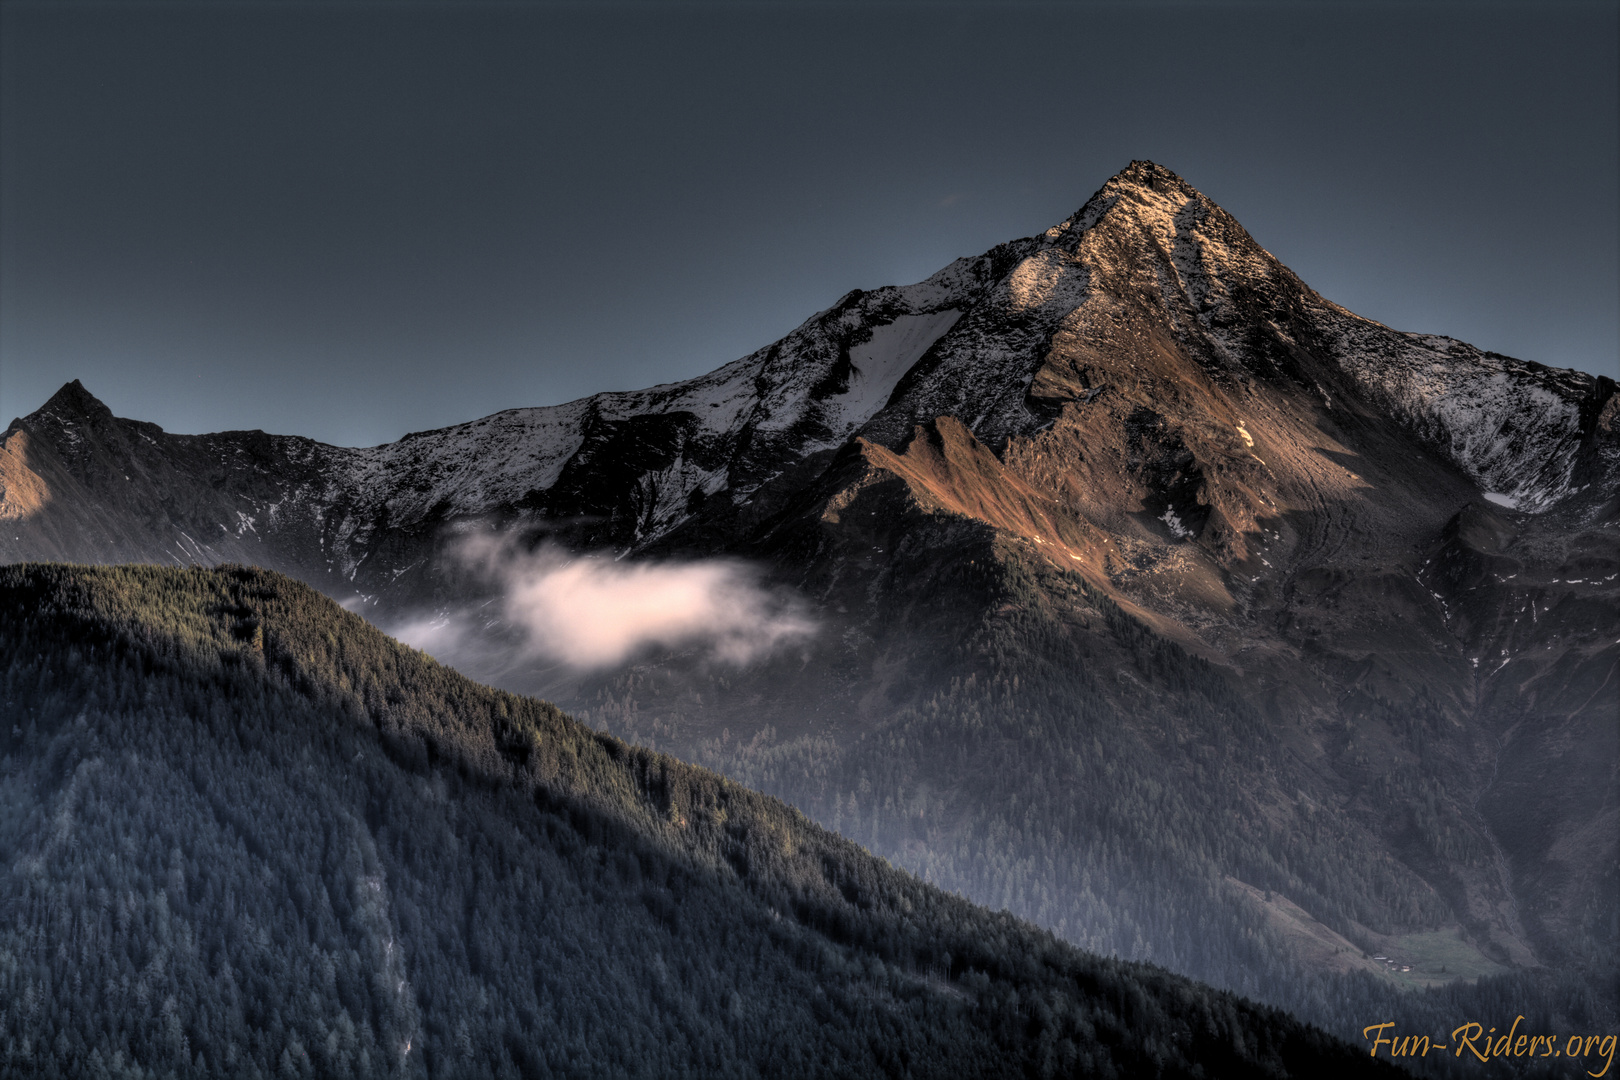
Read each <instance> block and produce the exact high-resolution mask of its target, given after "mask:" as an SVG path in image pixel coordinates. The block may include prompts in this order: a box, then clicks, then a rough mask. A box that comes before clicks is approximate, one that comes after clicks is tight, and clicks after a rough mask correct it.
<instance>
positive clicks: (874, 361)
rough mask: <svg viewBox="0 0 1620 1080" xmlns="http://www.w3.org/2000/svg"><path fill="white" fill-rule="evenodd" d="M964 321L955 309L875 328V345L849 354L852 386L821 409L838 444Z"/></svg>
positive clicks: (865, 345)
mask: <svg viewBox="0 0 1620 1080" xmlns="http://www.w3.org/2000/svg"><path fill="white" fill-rule="evenodd" d="M961 317H962V313H961V312H960V311H957V310H956V309H954V308H947V309H945V310H944V311H935V312H930V313H928V314H925V315H902V316H900V317H899V318H897V319H895V320H894V322H892V323H889V324H888V325H887V326H878V327H874V328H873V330H872V337H871V340H869V341H867V342H865V343H863V344H860V345H856V346H854V347H852V348H851V349H850V350H849V361H850V365H851V366H852V367H853V368H854V371H853V372H852V373H851V375H850V378H849V387H848V389H846V390H845V391H844V392H843V393H841V394H836V395H834V396H833V397H831V398H828V399H827V400H826V401H824V402H822V406H821V409H822V417H823V418H824V421H825V423H826V424H827V426H828V428H830V429H832V430H833V431H834V432H838V433H840V434H841V436H842V437H841V438H839V440H838V441H839V442H842V441H843V439H844V438H847V437H848V434H849V432H852V431H854V430H855V429H856V428H858V427H860V426H861V425H862V424H864V423H866V421H868V420H870V419H871V418H872V415H873V414H874V413H876V412H877V411H878V410H879V409H881V408H883V406H884V405H886V404H888V401H889V396H890V395H891V394H893V393H894V388H895V386H896V385H897V384H898V383H899V382H900V379H901V377H902V376H904V375H905V373H906V372H908V371H910V370H911V368H912V365H914V364H916V362H917V361H918V360H920V359H922V355H923V353H925V352H927V351H928V349H929V348H930V347H931V346H932V345H933V344H934V342H936V341H938V340H939V339H940V338H941V337H942V336H944V334H945V332H946V331H947V330H949V329H950V328H951V327H952V326H955V325H956V321H957V320H958V319H960V318H961Z"/></svg>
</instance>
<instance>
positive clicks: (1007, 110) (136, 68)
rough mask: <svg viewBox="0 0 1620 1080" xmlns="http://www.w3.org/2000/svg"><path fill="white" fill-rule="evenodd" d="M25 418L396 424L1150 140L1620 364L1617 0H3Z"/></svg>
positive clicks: (1342, 251)
mask: <svg viewBox="0 0 1620 1080" xmlns="http://www.w3.org/2000/svg"><path fill="white" fill-rule="evenodd" d="M0 49H3V55H0V95H3V96H0V423H5V422H6V421H7V420H9V419H10V418H11V417H12V416H16V415H20V414H25V413H27V412H30V411H32V410H33V409H35V408H37V407H38V406H39V405H40V404H41V403H42V402H43V401H44V400H45V398H46V397H48V396H49V395H50V394H51V393H52V392H53V391H54V390H55V389H56V388H57V387H58V386H60V385H61V384H62V383H63V382H65V381H67V380H68V379H73V378H78V379H81V380H82V381H83V382H84V383H85V385H86V386H87V387H88V388H89V389H90V390H91V391H92V392H93V393H95V394H97V395H98V396H100V397H101V398H102V399H103V400H104V401H106V402H107V403H108V404H109V405H111V406H112V408H113V410H114V411H115V412H117V413H119V414H120V415H125V416H133V417H138V418H141V419H146V420H152V421H154V422H156V423H159V424H161V425H163V426H164V427H165V428H168V429H169V430H172V431H181V432H197V431H214V430H224V429H232V428H263V429H266V430H269V431H275V432H283V433H293V434H303V435H310V436H313V437H316V438H319V439H323V440H326V441H329V442H336V443H342V444H348V445H366V444H372V443H377V442H382V441H386V440H389V439H394V438H397V437H399V436H400V435H402V434H404V433H405V432H407V431H412V430H420V429H423V428H430V427H438V426H442V425H445V424H451V423H456V422H460V421H463V420H469V419H473V418H475V417H477V416H481V415H484V414H486V413H490V412H494V411H496V410H498V409H502V408H510V407H513V406H520V405H541V404H549V403H555V402H560V401H565V400H568V399H571V398H574V397H579V396H581V395H584V394H588V393H592V392H594V391H597V390H607V389H630V388H634V387H638V386H645V385H650V384H653V383H658V382H667V381H670V380H674V379H681V378H686V377H689V376H692V375H696V374H699V373H701V372H704V371H707V370H710V369H712V368H715V367H717V366H719V365H720V364H723V363H725V362H727V361H729V360H732V359H735V358H736V357H738V356H741V355H743V354H745V353H748V352H750V351H752V350H754V349H756V348H758V347H760V346H762V345H765V344H768V343H769V342H770V341H772V340H774V339H775V338H777V337H779V336H781V335H782V334H784V333H786V332H787V331H788V330H790V329H792V328H793V327H794V326H795V325H797V324H798V323H799V322H801V321H803V320H804V319H805V318H806V317H808V316H809V315H811V314H813V313H814V312H815V311H817V310H819V309H821V308H824V307H826V306H828V305H829V304H831V303H832V302H833V301H835V300H836V299H837V298H838V297H839V296H840V295H842V294H843V293H845V292H847V291H848V290H849V289H851V288H855V287H863V288H871V287H876V286H879V285H884V284H901V283H907V282H911V281H915V280H918V279H921V278H923V277H926V276H927V275H928V274H930V273H932V272H933V271H934V270H936V269H938V268H939V267H941V266H943V265H945V264H946V263H948V262H949V261H950V260H952V259H954V258H956V257H958V256H961V255H971V254H977V253H979V252H981V251H983V250H985V249H986V248H989V247H990V246H992V245H994V244H996V243H999V242H1001V241H1003V240H1008V239H1011V238H1014V237H1018V236H1025V235H1029V234H1031V233H1034V232H1037V231H1039V230H1041V229H1044V228H1046V227H1047V226H1048V225H1051V224H1053V223H1055V222H1057V221H1059V220H1061V219H1062V218H1064V217H1065V216H1067V215H1068V214H1069V213H1071V212H1072V211H1073V210H1074V209H1076V208H1077V207H1078V206H1079V205H1080V204H1081V203H1082V202H1083V201H1084V200H1085V199H1086V198H1087V197H1088V196H1089V195H1090V194H1091V193H1092V192H1093V191H1095V190H1096V189H1097V188H1098V187H1100V186H1101V185H1102V184H1103V182H1104V181H1106V180H1107V179H1108V177H1109V176H1111V175H1112V174H1113V173H1114V172H1116V171H1118V170H1119V169H1121V168H1123V167H1124V166H1125V165H1126V163H1127V162H1129V161H1130V160H1131V159H1132V158H1149V159H1152V160H1154V161H1157V162H1159V163H1161V164H1163V165H1166V166H1168V167H1170V168H1172V169H1174V170H1176V171H1177V172H1179V173H1181V175H1182V176H1184V177H1185V178H1186V179H1187V180H1188V181H1190V182H1191V183H1192V184H1193V185H1195V186H1196V187H1198V188H1200V189H1201V190H1203V191H1204V192H1205V193H1206V194H1208V195H1209V196H1210V197H1212V198H1213V199H1215V201H1216V202H1218V203H1220V204H1221V205H1222V206H1224V207H1226V209H1227V210H1229V211H1231V212H1232V213H1233V214H1234V215H1235V216H1236V217H1237V218H1238V220H1239V221H1241V222H1243V224H1244V225H1245V226H1247V227H1248V229H1249V231H1250V232H1251V233H1252V234H1253V235H1254V236H1255V238H1256V239H1257V240H1258V241H1259V242H1260V243H1261V244H1262V245H1264V246H1265V247H1267V248H1269V249H1270V250H1271V251H1272V252H1273V253H1274V254H1276V255H1277V256H1278V257H1279V258H1281V259H1282V260H1283V261H1284V262H1285V263H1287V264H1288V265H1289V266H1291V267H1293V269H1294V270H1295V271H1297V272H1298V273H1299V274H1300V276H1301V277H1303V278H1304V279H1305V281H1306V282H1308V283H1309V284H1311V285H1312V286H1314V287H1315V288H1316V289H1317V290H1318V291H1320V292H1321V293H1323V294H1324V295H1325V296H1327V297H1329V298H1330V299H1332V300H1335V301H1337V302H1339V303H1341V304H1343V305H1345V306H1346V307H1349V308H1351V309H1352V310H1354V311H1357V312H1360V313H1361V314H1363V315H1366V316H1369V317H1371V318H1375V319H1378V320H1379V321H1381V322H1384V323H1388V324H1390V325H1392V326H1395V327H1397V328H1400V329H1405V330H1420V331H1426V332H1433V333H1444V334H1450V335H1453V336H1455V337H1460V338H1462V339H1464V340H1466V341H1470V342H1472V343H1474V344H1476V345H1479V346H1480V347H1482V348H1487V349H1493V350H1496V351H1498V352H1504V353H1508V354H1511V355H1515V356H1520V357H1523V358H1525V359H1531V360H1538V361H1541V362H1543V363H1549V364H1554V365H1558V366H1566V367H1577V368H1582V369H1585V370H1587V371H1594V372H1600V373H1604V374H1608V375H1610V376H1616V375H1620V145H1617V136H1616V132H1617V131H1620V61H1617V57H1620V5H1616V4H1614V3H1612V2H1600V3H1562V4H1560V3H1549V2H1546V0H1542V2H1539V3H1535V4H1513V3H1481V2H1473V3H1466V4H1442V3H1421V2H1417V3H1412V2H1408V3H1386V4H1358V3H1332V2H1327V3H1292V4H1291V3H1250V4H1235V3H1220V2H1205V3H1179V4H1178V3H1147V4H1135V5H1123V4H1086V3H1069V4H1062V5H1048V4H1024V3H958V4H940V3H861V4H837V3H730V4H718V3H707V4H700V3H595V4H560V3H533V4H519V3H495V4H467V3H458V4H454V5H441V4H410V3H394V4H384V3H367V4H361V3H353V4H335V3H331V4H319V3H296V2H294V3H278V4H247V3H230V2H222V3H208V4H184V3H179V4H175V3H170V4H161V5H160V4H142V3H122V4H111V3H107V4H74V3H49V4H31V3H21V2H14V0H7V2H5V3H4V4H3V7H0Z"/></svg>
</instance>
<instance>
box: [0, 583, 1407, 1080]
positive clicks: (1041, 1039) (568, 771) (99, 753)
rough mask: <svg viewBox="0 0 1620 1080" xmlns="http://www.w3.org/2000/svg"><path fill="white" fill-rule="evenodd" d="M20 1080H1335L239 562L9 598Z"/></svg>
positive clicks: (9, 1029) (1124, 975)
mask: <svg viewBox="0 0 1620 1080" xmlns="http://www.w3.org/2000/svg"><path fill="white" fill-rule="evenodd" d="M0 612H3V613H4V619H3V620H0V655H4V656H6V657H8V658H9V662H8V664H7V667H6V670H5V672H4V673H3V675H0V680H3V687H0V702H3V705H0V721H3V724H0V746H3V752H4V756H3V757H0V789H3V791H4V797H3V798H0V808H3V812H4V817H3V818H0V856H3V858H0V912H3V913H4V919H3V922H0V1001H4V1003H5V1004H4V1006H0V1071H3V1072H4V1073H5V1074H7V1075H24V1074H26V1075H37V1076H66V1075H134V1074H135V1073H136V1072H138V1071H139V1070H142V1069H145V1070H151V1072H148V1073H143V1075H153V1074H156V1075H174V1076H212V1075H222V1074H230V1075H240V1076H257V1075H266V1076H267V1075H272V1074H274V1075H282V1074H286V1075H323V1076H351V1075H352V1076H370V1075H406V1076H427V1075H432V1076H504V1075H536V1076H538V1075H605V1074H612V1075H654V1076H669V1075H677V1074H700V1075H704V1076H730V1075H746V1076H753V1075H758V1074H759V1073H761V1072H772V1073H778V1074H783V1075H795V1076H812V1075H827V1076H858V1075H900V1074H903V1075H912V1076H952V1077H955V1076H975V1075H978V1076H1007V1075H1032V1076H1048V1075H1105V1076H1106V1075H1133V1076H1134V1075H1146V1074H1153V1075H1167V1076H1179V1075H1187V1076H1191V1075H1236V1074H1238V1073H1241V1074H1243V1075H1252V1076H1318V1075H1322V1074H1323V1071H1324V1070H1325V1069H1328V1068H1330V1067H1331V1068H1333V1069H1336V1070H1337V1069H1344V1070H1352V1069H1359V1070H1361V1071H1365V1072H1368V1073H1373V1072H1378V1071H1381V1070H1378V1069H1375V1068H1374V1066H1375V1065H1378V1064H1379V1063H1375V1062H1370V1061H1368V1060H1367V1059H1366V1056H1365V1054H1364V1052H1362V1051H1358V1050H1355V1049H1353V1048H1352V1047H1349V1046H1347V1045H1345V1044H1342V1043H1338V1042H1336V1041H1334V1040H1332V1039H1330V1038H1328V1037H1326V1036H1324V1035H1323V1034H1321V1033H1320V1032H1318V1031H1315V1030H1312V1029H1308V1028H1305V1027H1303V1026H1301V1025H1300V1024H1298V1023H1297V1022H1295V1021H1293V1020H1291V1019H1289V1018H1288V1017H1286V1016H1285V1015H1283V1014H1281V1013H1278V1012H1276V1011H1273V1010H1269V1009H1263V1008H1258V1007H1256V1006H1253V1005H1250V1004H1248V1003H1246V1002H1243V1001H1241V1000H1238V999H1235V998H1233V997H1231V996H1230V995H1227V994H1223V993H1218V992H1215V991H1212V990H1209V989H1207V988H1204V987H1200V986H1197V985H1195V984H1193V983H1190V982H1188V981H1186V980H1184V979H1180V978H1177V977H1174V976H1171V975H1169V974H1167V973H1165V972H1163V971H1161V970H1158V969H1154V968H1151V967H1146V966H1142V965H1134V964H1122V963H1118V962H1114V961H1105V960H1100V959H1098V958H1095V957H1091V956H1087V955H1085V954H1082V953H1080V952H1078V951H1077V950H1075V949H1073V948H1071V947H1069V946H1067V945H1064V944H1062V943H1060V942H1058V941H1056V940H1054V939H1053V938H1052V937H1051V936H1050V935H1049V934H1046V933H1043V932H1041V931H1038V930H1036V929H1035V928H1034V927H1031V926H1029V925H1027V924H1024V923H1021V922H1018V921H1017V920H1014V919H1012V918H1010V917H1008V916H1006V915H993V914H991V913H990V912H987V911H985V910H983V909H981V908H976V907H973V906H972V905H970V904H968V903H967V902H965V901H963V900H960V899H958V898H956V897H953V896H949V895H947V894H945V893H942V892H940V891H939V890H937V889H935V888H932V887H931V886H928V885H925V884H923V883H921V882H919V881H918V880H917V879H915V878H913V877H911V876H910V875H908V874H905V873H903V872H901V871H897V870H894V869H892V868H890V867H889V866H888V865H887V864H885V863H884V862H882V861H881V860H879V859H876V858H874V857H872V856H871V855H868V854H867V853H865V852H864V851H862V850H860V849H859V848H857V847H855V845H853V844H851V843H849V842H848V841H846V840H843V839H841V838H839V837H837V836H834V835H832V834H830V833H828V832H826V831H825V830H823V829H821V828H819V827H817V826H815V825H813V824H811V823H809V822H808V821H806V820H805V819H804V818H803V816H802V815H799V814H798V813H796V812H795V811H793V810H791V809H790V808H788V807H786V806H784V805H783V804H781V803H779V802H777V801H775V800H773V799H770V798H767V797H764V796H761V795H758V794H756V793H754V792H751V791H748V790H745V789H743V788H740V787H738V786H737V785H735V784H731V783H728V782H727V781H725V780H723V779H721V778H720V777H717V776H715V775H714V774H712V773H708V772H705V771H703V770H701V769H696V768H693V767H691V766H688V765H684V764H682V763H680V762H678V761H675V760H673V759H671V758H669V757H667V756H665V755H662V754H657V753H652V752H649V751H646V750H641V749H637V748H633V747H630V746H627V745H625V744H624V743H622V742H620V741H619V740H617V739H614V738H611V737H606V736H602V735H599V734H595V733H593V732H591V731H589V730H587V729H585V728H583V727H581V726H580V725H578V724H576V723H574V722H573V721H571V720H569V719H568V718H566V717H565V716H563V715H561V714H560V713H558V712H557V711H556V710H555V709H553V708H552V707H550V706H548V705H545V704H543V703H541V702H537V701H534V700H531V699H524V698H518V697H514V696H512V695H510V694H505V693H502V692H499V691H494V690H489V689H487V688H484V687H481V686H477V685H475V684H473V683H470V682H468V681H467V680H466V679H463V678H461V677H460V676H458V675H456V674H455V673H453V672H451V671H449V670H448V669H445V668H443V667H441V666H439V665H438V664H436V663H434V662H433V661H432V660H430V659H428V658H426V657H425V656H423V655H421V654H420V653H417V652H414V651H413V650H410V649H408V648H405V647H403V646H401V645H399V644H397V643H395V642H393V641H391V640H389V639H387V638H385V637H384V636H383V635H382V634H380V633H379V632H378V631H376V630H375V629H373V628H372V627H370V626H369V625H367V624H366V623H364V622H363V621H361V620H360V619H358V618H357V617H355V616H353V615H350V614H348V613H346V612H343V611H341V610H339V609H338V608H337V607H336V605H334V604H333V603H332V602H331V601H330V600H328V599H326V598H324V597H321V596H319V595H318V594H316V593H314V592H313V591H312V590H310V589H308V588H307V587H305V586H303V585H300V584H298V583H295V582H293V581H290V580H287V579H285V578H282V577H279V576H276V575H273V574H268V573H264V572H261V571H251V570H243V569H231V568H221V569H216V570H174V569H167V570H166V569H157V568H124V567H120V568H107V569H89V568H76V567H66V566H27V565H24V566H13V567H7V568H5V569H3V570H0Z"/></svg>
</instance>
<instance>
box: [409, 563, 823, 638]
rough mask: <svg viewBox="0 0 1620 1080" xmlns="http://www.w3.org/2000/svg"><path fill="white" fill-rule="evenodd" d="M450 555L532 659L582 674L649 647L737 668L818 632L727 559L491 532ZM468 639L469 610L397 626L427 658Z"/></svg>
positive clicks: (800, 609)
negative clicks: (620, 550)
mask: <svg viewBox="0 0 1620 1080" xmlns="http://www.w3.org/2000/svg"><path fill="white" fill-rule="evenodd" d="M453 557H454V558H455V559H456V560H457V561H458V562H460V563H461V564H462V566H463V567H464V568H466V569H469V570H472V571H474V572H476V573H477V574H479V575H480V576H482V577H484V578H485V579H486V580H488V581H490V582H491V583H492V584H494V585H495V586H496V587H497V588H498V590H499V599H498V600H497V601H496V604H495V605H494V606H496V607H497V608H498V610H499V613H500V617H501V619H502V621H504V622H505V623H506V625H507V626H509V627H511V628H512V629H514V630H516V631H517V632H518V634H519V636H520V638H521V640H522V648H523V650H524V652H525V653H526V654H527V655H528V656H529V657H530V658H531V659H536V660H550V661H557V662H561V663H564V664H567V665H568V666H570V667H574V668H578V669H592V668H605V667H613V666H615V665H617V664H621V663H623V662H624V661H626V660H628V659H630V658H631V657H632V656H634V655H635V654H637V653H639V652H641V651H643V650H645V649H649V648H666V649H680V648H695V649H698V650H700V651H701V652H703V653H705V654H706V655H707V657H708V658H710V659H714V660H719V661H722V662H726V663H730V664H736V665H743V664H748V663H751V662H753V661H755V660H759V659H761V658H763V657H764V656H766V655H768V654H769V653H771V652H773V651H775V650H776V649H778V648H779V647H782V646H784V645H787V644H790V643H792V642H795V641H799V640H803V639H805V638H808V637H809V636H810V635H812V634H813V633H815V629H816V624H815V621H814V620H813V619H812V618H811V617H810V615H809V614H808V612H807V611H806V609H805V607H804V604H803V603H802V602H800V601H798V600H796V599H793V598H791V597H787V596H784V595H782V594H780V593H777V592H773V591H771V590H769V589H767V588H765V587H764V586H763V585H762V584H761V583H760V581H759V574H758V572H757V571H756V570H755V569H753V568H752V567H750V566H749V565H747V564H746V563H742V562H737V561H734V560H729V559H704V560H699V561H692V562H638V563H626V562H619V561H617V560H615V559H613V558H612V557H611V556H601V555H597V556H592V555H583V556H582V555H575V554H571V553H568V552H566V551H563V550H561V549H558V548H555V547H550V546H542V547H540V548H538V549H536V550H534V551H525V550H522V549H521V548H520V547H519V546H518V545H517V544H515V543H514V542H513V541H512V540H510V539H503V538H499V537H493V536H488V535H480V536H470V537H467V538H466V539H464V540H463V541H462V542H461V543H460V544H458V545H457V546H456V548H455V549H454V551H453ZM473 633H474V629H473V619H472V618H471V617H470V615H469V614H468V613H459V614H457V613H451V614H441V615H439V616H438V617H436V618H432V619H420V620H415V621H412V622H409V623H406V624H405V625H403V626H399V627H396V628H394V630H393V634H394V636H395V637H397V638H399V639H400V640H401V641H403V642H405V643H406V644H408V645H413V646H415V647H416V648H419V649H422V650H423V651H425V652H428V653H438V652H441V651H446V652H448V651H455V650H457V649H459V648H460V647H461V646H462V645H463V643H465V642H467V641H468V639H469V637H470V636H471V635H472V634H473Z"/></svg>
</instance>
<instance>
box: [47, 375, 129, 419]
mask: <svg viewBox="0 0 1620 1080" xmlns="http://www.w3.org/2000/svg"><path fill="white" fill-rule="evenodd" d="M40 414H50V415H52V416H55V417H57V418H59V419H62V420H69V421H71V420H100V419H104V418H109V417H111V416H112V410H111V409H109V408H107V406H106V405H104V404H103V403H102V401H101V399H100V398H98V397H96V396H95V395H94V394H92V393H91V392H90V391H88V390H86V389H85V388H84V384H83V383H81V382H80V381H79V380H78V379H74V380H73V381H72V382H68V383H63V384H62V389H60V390H58V391H57V392H56V393H54V394H52V395H51V397H50V400H49V401H47V402H45V404H44V405H43V406H41V407H40V410H39V413H36V414H35V415H40Z"/></svg>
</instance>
